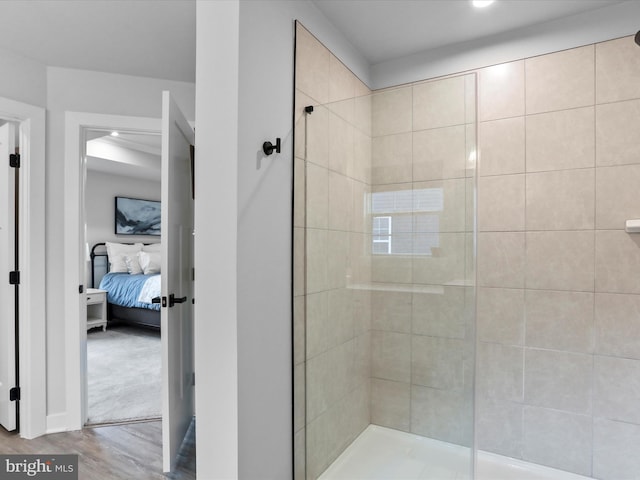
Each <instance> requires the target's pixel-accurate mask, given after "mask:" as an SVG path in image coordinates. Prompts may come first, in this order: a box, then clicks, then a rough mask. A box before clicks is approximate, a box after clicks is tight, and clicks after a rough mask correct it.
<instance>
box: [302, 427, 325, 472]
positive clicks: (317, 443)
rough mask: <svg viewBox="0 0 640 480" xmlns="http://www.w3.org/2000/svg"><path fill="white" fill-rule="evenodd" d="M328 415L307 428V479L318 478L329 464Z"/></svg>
mask: <svg viewBox="0 0 640 480" xmlns="http://www.w3.org/2000/svg"><path fill="white" fill-rule="evenodd" d="M327 435H328V432H327V415H321V416H320V417H319V418H316V419H314V420H313V421H309V423H308V424H307V427H306V450H305V454H306V455H305V460H306V472H307V476H306V478H307V479H311V478H318V477H319V476H320V474H322V472H323V471H324V470H325V468H326V467H327V464H328V457H327V455H328V454H327V450H328V440H327Z"/></svg>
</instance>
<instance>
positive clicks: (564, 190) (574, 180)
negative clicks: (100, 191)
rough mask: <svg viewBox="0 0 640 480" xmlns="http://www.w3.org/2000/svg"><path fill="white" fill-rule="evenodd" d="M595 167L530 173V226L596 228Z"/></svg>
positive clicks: (529, 228) (533, 227) (573, 228)
mask: <svg viewBox="0 0 640 480" xmlns="http://www.w3.org/2000/svg"><path fill="white" fill-rule="evenodd" d="M594 187H595V169H594V168H588V169H579V170H560V171H555V172H541V173H528V174H527V230H589V229H593V228H594V224H595V219H594V216H595V215H594V207H595V188H594Z"/></svg>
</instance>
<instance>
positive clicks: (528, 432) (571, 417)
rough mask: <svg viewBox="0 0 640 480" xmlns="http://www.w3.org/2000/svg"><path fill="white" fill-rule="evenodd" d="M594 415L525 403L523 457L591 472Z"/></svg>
mask: <svg viewBox="0 0 640 480" xmlns="http://www.w3.org/2000/svg"><path fill="white" fill-rule="evenodd" d="M592 423H593V420H592V418H591V416H588V415H577V414H575V413H568V412H562V411H559V410H553V409H548V408H537V407H525V408H524V421H523V429H524V432H523V449H522V458H523V460H526V461H528V462H534V463H538V464H540V465H546V466H548V467H553V468H558V469H561V470H567V471H569V472H575V473H577V474H580V475H586V476H588V477H590V476H591V453H592V436H593V435H592Z"/></svg>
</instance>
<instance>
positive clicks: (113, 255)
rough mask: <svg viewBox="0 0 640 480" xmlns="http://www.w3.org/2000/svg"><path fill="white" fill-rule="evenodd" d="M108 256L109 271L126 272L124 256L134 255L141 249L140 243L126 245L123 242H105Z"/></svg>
mask: <svg viewBox="0 0 640 480" xmlns="http://www.w3.org/2000/svg"><path fill="white" fill-rule="evenodd" d="M105 244H106V247H107V255H108V256H109V265H110V267H109V271H110V272H113V273H128V272H129V270H128V269H127V262H126V256H127V255H133V256H135V255H136V254H137V253H138V252H139V251H141V250H142V243H134V244H133V245H126V244H124V243H113V242H105Z"/></svg>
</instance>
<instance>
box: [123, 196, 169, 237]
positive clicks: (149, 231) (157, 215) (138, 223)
mask: <svg viewBox="0 0 640 480" xmlns="http://www.w3.org/2000/svg"><path fill="white" fill-rule="evenodd" d="M160 219H161V209H160V202H158V201H156V200H142V199H139V198H129V197H116V235H160Z"/></svg>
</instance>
